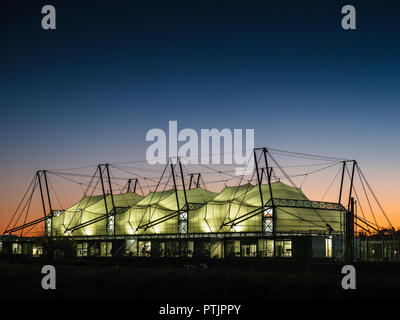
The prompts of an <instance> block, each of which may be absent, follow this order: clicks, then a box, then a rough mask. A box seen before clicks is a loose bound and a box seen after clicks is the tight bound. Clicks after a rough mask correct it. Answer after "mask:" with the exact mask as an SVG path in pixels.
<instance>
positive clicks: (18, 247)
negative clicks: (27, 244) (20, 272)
mask: <svg viewBox="0 0 400 320" xmlns="http://www.w3.org/2000/svg"><path fill="white" fill-rule="evenodd" d="M12 253H13V254H22V244H21V243H13V244H12Z"/></svg>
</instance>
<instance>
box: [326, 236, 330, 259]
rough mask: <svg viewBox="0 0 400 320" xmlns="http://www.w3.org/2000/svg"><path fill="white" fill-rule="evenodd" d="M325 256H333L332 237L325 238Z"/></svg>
mask: <svg viewBox="0 0 400 320" xmlns="http://www.w3.org/2000/svg"><path fill="white" fill-rule="evenodd" d="M325 256H326V257H328V258H332V239H331V238H328V239H325Z"/></svg>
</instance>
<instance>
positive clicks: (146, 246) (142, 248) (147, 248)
mask: <svg viewBox="0 0 400 320" xmlns="http://www.w3.org/2000/svg"><path fill="white" fill-rule="evenodd" d="M150 255H151V241H139V256H140V257H150Z"/></svg>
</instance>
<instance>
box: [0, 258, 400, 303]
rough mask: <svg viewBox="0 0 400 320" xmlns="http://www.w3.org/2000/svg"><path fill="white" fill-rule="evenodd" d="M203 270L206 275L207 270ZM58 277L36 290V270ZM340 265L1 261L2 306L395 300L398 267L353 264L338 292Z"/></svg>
mask: <svg viewBox="0 0 400 320" xmlns="http://www.w3.org/2000/svg"><path fill="white" fill-rule="evenodd" d="M204 263H205V264H207V269H204V268H203V267H204V265H202V264H204ZM45 264H52V265H54V266H55V267H56V270H57V277H56V279H57V289H56V290H43V289H42V288H41V279H42V277H43V275H42V274H41V268H42V266H43V265H45ZM342 266H343V263H326V262H312V263H310V262H304V261H294V260H289V261H287V260H275V261H271V260H269V261H268V260H265V259H264V260H259V259H249V260H224V261H210V260H208V261H206V260H204V261H197V260H190V261H189V260H180V259H163V260H156V259H87V260H71V261H60V260H46V259H41V260H38V259H29V258H23V257H19V258H18V259H15V258H13V259H2V260H0V283H1V285H0V299H12V300H14V299H24V300H26V299H34V300H35V299H135V300H143V301H146V300H147V301H163V300H166V299H167V300H168V301H174V300H176V301H178V300H179V301H201V300H205V299H217V300H221V299H223V300H226V299H230V300H232V301H233V300H241V301H252V300H264V299H265V300H271V299H273V300H286V299H291V300H292V299H295V300H307V299H385V298H390V299H398V298H400V265H397V264H384V263H375V264H372V263H369V264H367V263H361V264H355V266H356V270H357V289H356V290H343V289H342V288H341V285H340V283H341V279H342V277H343V275H342V274H341V267H342Z"/></svg>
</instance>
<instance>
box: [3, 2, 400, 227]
mask: <svg viewBox="0 0 400 320" xmlns="http://www.w3.org/2000/svg"><path fill="white" fill-rule="evenodd" d="M278 2H280V1H271V2H270V1H266V0H264V1H243V0H242V1H204V0H202V1H187V0H186V1H157V2H156V1H141V2H138V1H119V0H114V1H104V2H100V1H98V2H97V1H96V2H95V1H54V0H52V1H18V0H17V1H10V0H7V1H6V3H2V8H1V20H0V21H1V22H0V23H1V31H0V32H1V40H0V41H1V51H0V56H1V59H0V68H1V73H0V81H1V87H0V108H1V109H0V136H1V139H0V147H1V156H0V165H1V166H0V226H3V225H4V224H5V222H6V221H8V220H9V218H10V217H11V214H12V212H13V210H14V209H15V207H16V206H17V203H18V200H19V199H20V198H21V196H22V194H23V192H24V191H25V189H26V186H27V184H28V183H29V181H30V179H31V178H32V175H33V173H34V172H35V171H36V170H38V169H45V168H63V167H73V166H79V165H86V164H96V163H104V162H107V161H110V162H117V161H130V160H135V159H144V157H145V150H146V146H148V145H149V144H148V143H147V142H146V141H145V135H146V132H147V131H148V130H150V129H151V128H157V127H160V128H164V129H166V128H167V127H168V120H178V124H179V127H180V128H181V129H182V128H187V127H188V128H194V129H196V130H199V129H200V128H214V127H215V128H219V129H223V128H231V129H233V128H243V129H245V128H254V129H255V139H256V145H258V146H270V147H275V148H280V149H287V150H293V151H300V152H307V153H316V154H324V155H329V156H338V157H343V158H348V159H357V160H358V162H359V164H360V166H361V167H362V168H363V171H364V172H365V173H366V175H367V178H368V179H369V181H370V183H371V185H373V187H374V189H375V190H376V192H377V195H378V197H379V198H380V200H381V202H382V204H383V206H384V208H385V209H386V211H387V212H388V213H389V216H390V219H391V220H392V222H393V223H394V224H396V225H400V207H399V205H398V202H397V199H398V196H399V191H400V188H399V183H398V181H399V180H400V170H399V163H400V162H399V160H400V150H399V148H398V145H399V143H398V141H399V138H400V127H399V124H398V122H399V118H400V108H399V101H400V99H399V98H400V42H399V31H400V19H399V14H400V6H399V5H398V4H397V5H395V4H394V2H389V1H371V3H370V4H367V3H366V1H362V2H358V1H350V2H349V1H346V2H344V1H308V0H307V1H294V0H291V1H284V2H283V3H281V4H277V3H278ZM45 4H53V5H54V6H55V7H56V10H57V29H56V30H53V31H49V30H46V31H45V30H43V29H41V18H42V14H41V7H42V6H43V5H45ZM345 4H352V5H354V6H355V7H356V10H357V30H349V31H345V30H342V29H341V24H340V21H341V18H342V14H341V8H342V6H343V5H345ZM315 188H316V189H318V186H316V187H315Z"/></svg>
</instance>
